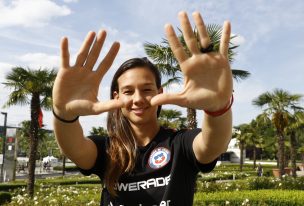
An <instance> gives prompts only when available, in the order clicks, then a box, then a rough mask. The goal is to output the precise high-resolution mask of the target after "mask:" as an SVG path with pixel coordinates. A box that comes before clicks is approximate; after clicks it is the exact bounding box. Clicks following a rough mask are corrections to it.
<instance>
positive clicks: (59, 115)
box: [52, 106, 79, 123]
mask: <svg viewBox="0 0 304 206" xmlns="http://www.w3.org/2000/svg"><path fill="white" fill-rule="evenodd" d="M52 112H53V115H54V117H55V119H57V120H59V121H61V122H64V123H73V122H76V121H77V120H78V118H79V116H77V115H74V114H70V113H69V112H67V111H63V110H62V109H58V108H56V107H55V106H54V107H53V108H52Z"/></svg>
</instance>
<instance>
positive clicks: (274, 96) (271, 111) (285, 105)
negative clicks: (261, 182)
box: [252, 89, 302, 177]
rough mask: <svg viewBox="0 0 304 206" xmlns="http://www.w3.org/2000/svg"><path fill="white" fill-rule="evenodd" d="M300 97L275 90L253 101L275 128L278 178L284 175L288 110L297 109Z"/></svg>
mask: <svg viewBox="0 0 304 206" xmlns="http://www.w3.org/2000/svg"><path fill="white" fill-rule="evenodd" d="M301 97H302V96H301V95H298V94H290V93H289V92H287V91H284V90H282V89H275V90H274V91H273V92H265V93H263V94H261V95H260V96H258V97H257V98H256V99H254V100H253V102H252V103H253V105H255V106H258V107H261V108H265V109H264V112H265V114H267V115H268V116H269V117H270V118H271V120H272V123H273V125H274V127H275V128H276V132H277V140H278V145H279V146H278V159H279V161H278V162H279V169H280V176H281V177H282V175H283V174H285V171H284V167H285V161H284V160H285V133H284V129H285V128H286V127H287V125H288V116H289V115H290V109H292V108H296V107H298V104H299V101H300V99H301Z"/></svg>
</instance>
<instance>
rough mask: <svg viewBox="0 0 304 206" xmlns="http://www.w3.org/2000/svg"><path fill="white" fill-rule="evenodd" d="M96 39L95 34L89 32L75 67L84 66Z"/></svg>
mask: <svg viewBox="0 0 304 206" xmlns="http://www.w3.org/2000/svg"><path fill="white" fill-rule="evenodd" d="M94 38H95V32H92V31H91V32H89V33H88V35H87V37H86V38H85V40H84V42H83V43H82V46H81V48H80V50H79V52H78V55H77V59H76V63H75V66H83V64H84V62H85V61H86V59H87V56H88V53H89V51H90V48H91V45H92V43H93V41H94Z"/></svg>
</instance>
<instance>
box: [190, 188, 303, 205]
mask: <svg viewBox="0 0 304 206" xmlns="http://www.w3.org/2000/svg"><path fill="white" fill-rule="evenodd" d="M303 202H304V191H298V190H296V191H290V190H252V191H241V192H240V191H238V192H236V191H234V192H217V193H196V194H195V199H194V205H195V206H211V205H212V206H222V205H226V206H227V205H229V206H239V205H246V206H249V205H259V206H264V205H265V206H266V205H267V206H302V205H303Z"/></svg>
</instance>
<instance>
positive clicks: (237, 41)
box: [230, 34, 246, 46]
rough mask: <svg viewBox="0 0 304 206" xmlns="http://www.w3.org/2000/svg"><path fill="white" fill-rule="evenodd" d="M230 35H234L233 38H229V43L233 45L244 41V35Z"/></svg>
mask: <svg viewBox="0 0 304 206" xmlns="http://www.w3.org/2000/svg"><path fill="white" fill-rule="evenodd" d="M231 36H236V37H234V38H233V39H231V41H230V42H231V43H232V44H234V45H238V46H239V45H242V44H244V43H245V42H246V40H245V37H243V36H241V35H239V34H232V35H231Z"/></svg>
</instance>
